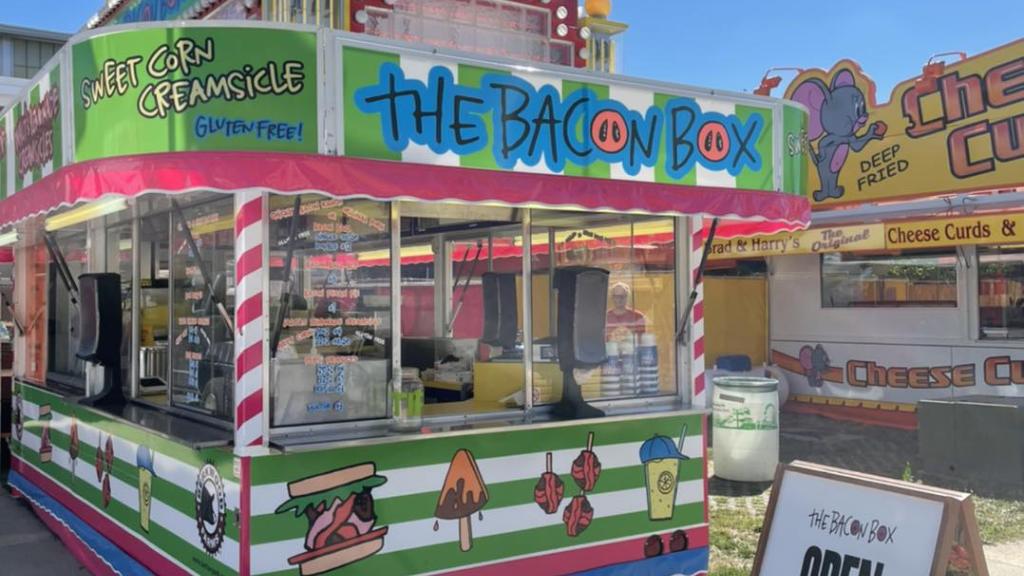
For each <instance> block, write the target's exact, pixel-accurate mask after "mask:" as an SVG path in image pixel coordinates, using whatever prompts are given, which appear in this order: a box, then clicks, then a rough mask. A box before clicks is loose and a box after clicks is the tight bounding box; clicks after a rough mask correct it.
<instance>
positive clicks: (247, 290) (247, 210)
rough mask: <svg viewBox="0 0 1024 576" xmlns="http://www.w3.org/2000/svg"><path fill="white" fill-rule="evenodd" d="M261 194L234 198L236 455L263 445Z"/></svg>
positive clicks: (256, 449)
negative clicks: (235, 258)
mask: <svg viewBox="0 0 1024 576" xmlns="http://www.w3.org/2000/svg"><path fill="white" fill-rule="evenodd" d="M264 200H265V198H264V195H263V192H260V191H251V190H247V191H243V192H237V193H235V256H236V257H237V260H236V262H235V454H236V455H238V456H249V455H253V454H254V453H255V452H257V451H262V450H263V448H264V447H265V446H266V445H267V433H266V430H265V429H264V426H265V424H264V420H265V417H264V410H265V409H266V407H265V406H264V405H263V396H264V394H263V392H264V391H263V385H264V374H265V370H266V367H265V365H264V347H265V346H266V340H265V339H264V333H263V331H264V322H265V319H264V312H265V311H264V309H263V296H264V295H263V276H264V270H263V244H264V238H263V235H264V232H263V212H264V210H263V205H264Z"/></svg>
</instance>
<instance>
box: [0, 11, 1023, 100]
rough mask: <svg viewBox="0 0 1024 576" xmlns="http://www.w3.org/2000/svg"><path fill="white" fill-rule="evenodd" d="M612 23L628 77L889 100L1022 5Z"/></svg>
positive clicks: (22, 21)
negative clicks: (823, 82) (781, 82)
mask: <svg viewBox="0 0 1024 576" xmlns="http://www.w3.org/2000/svg"><path fill="white" fill-rule="evenodd" d="M0 4H2V6H3V7H2V9H0V23H4V24H14V25H20V26H31V27H35V28H47V29H53V30H61V31H66V32H73V31H75V30H77V29H78V28H80V27H81V25H82V23H84V22H85V20H86V19H87V18H88V17H89V16H90V15H91V14H92V13H94V12H95V10H96V8H97V7H98V6H99V5H100V4H101V1H100V0H0ZM779 6H782V7H779ZM612 19H614V20H618V21H622V22H626V23H627V24H629V25H630V29H629V30H628V31H626V32H625V34H624V35H623V36H622V40H621V46H620V47H621V58H622V59H621V63H622V66H621V68H620V72H623V73H625V74H629V75H630V76H639V77H646V78H655V79H658V80H665V81H671V82H679V83H683V84H692V85H696V86H704V87H708V88H718V89H725V90H746V91H751V90H753V89H754V88H755V87H756V86H757V84H758V82H759V81H760V79H761V76H762V75H763V74H764V71H765V70H766V69H767V68H769V67H772V66H798V67H802V68H810V67H821V68H827V67H830V66H831V65H832V64H833V63H834V62H836V61H837V60H839V59H841V58H852V59H854V60H856V61H857V62H859V63H860V64H861V66H862V67H863V69H864V71H865V72H867V74H868V75H869V76H871V77H872V78H873V79H874V80H875V81H876V82H877V83H878V87H879V92H878V96H879V99H881V100H887V99H888V97H889V92H890V91H891V90H892V87H893V86H894V85H895V84H896V83H897V82H899V81H901V80H904V79H906V78H910V77H912V76H915V75H917V74H918V73H920V71H921V66H922V65H923V64H924V63H925V61H926V60H927V59H928V57H929V56H930V55H932V54H934V53H937V52H946V51H952V50H957V51H966V52H967V53H968V54H977V53H979V52H982V51H985V50H988V49H990V48H993V47H995V46H998V45H1001V44H1005V43H1007V42H1010V41H1012V40H1016V39H1018V38H1020V37H1021V36H1022V35H1024V25H1022V24H1021V23H1022V22H1024V0H859V1H858V0H852V1H851V0H842V1H835V0H832V1H830V0H783V1H775V2H771V1H767V0H700V1H694V0H615V1H614V2H613V9H612ZM787 80H788V78H787ZM780 93H781V90H776V93H775V95H780Z"/></svg>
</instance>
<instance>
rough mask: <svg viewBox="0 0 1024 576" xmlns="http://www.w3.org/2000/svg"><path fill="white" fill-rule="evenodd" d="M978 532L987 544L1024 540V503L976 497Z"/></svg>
mask: <svg viewBox="0 0 1024 576" xmlns="http://www.w3.org/2000/svg"><path fill="white" fill-rule="evenodd" d="M974 509H975V512H974V513H975V515H976V516H977V517H978V530H979V531H980V532H981V541H982V542H984V543H985V544H1001V543H1003V542H1014V541H1017V540H1020V539H1021V538H1024V501H1020V500H998V499H995V498H981V497H979V496H975V497H974Z"/></svg>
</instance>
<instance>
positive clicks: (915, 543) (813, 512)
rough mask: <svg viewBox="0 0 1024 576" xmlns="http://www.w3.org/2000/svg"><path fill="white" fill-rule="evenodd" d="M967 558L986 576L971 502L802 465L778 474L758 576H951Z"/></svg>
mask: <svg viewBox="0 0 1024 576" xmlns="http://www.w3.org/2000/svg"><path fill="white" fill-rule="evenodd" d="M957 524H960V526H959V527H960V528H961V530H959V531H958V530H956V528H957V527H958V526H957ZM957 533H962V534H963V535H964V536H963V538H964V540H965V544H966V545H967V547H968V548H971V549H972V550H971V551H970V552H968V550H967V548H964V547H963V546H960V544H959V543H958V542H955V541H954V535H955V534H957ZM960 554H963V555H965V556H966V557H967V558H969V560H970V562H971V563H973V564H974V566H975V567H980V568H981V571H979V572H975V573H979V574H984V573H986V572H985V571H984V557H983V555H982V553H981V549H980V540H979V539H977V526H976V525H975V523H974V515H973V507H972V506H971V503H970V495H968V494H962V493H959V492H952V491H948V490H941V489H937V488H931V487H929V486H923V485H919V484H911V483H908V482H899V481H896V480H890V479H888V478H882V477H878V476H871V475H867V474H860V473H856V472H851V471H848V470H840V469H837V468H829V467H826V466H817V465H813V464H806V463H801V462H794V463H793V464H790V465H783V466H780V467H779V471H778V473H777V474H776V477H775V485H774V489H773V492H772V497H771V501H770V503H769V506H768V513H767V516H766V518H765V526H764V529H763V530H762V533H761V541H760V543H759V545H758V552H757V556H756V558H755V560H754V571H753V574H755V575H758V576H774V575H777V574H793V575H799V576H830V575H836V574H860V575H867V576H896V575H899V576H928V575H932V576H944V575H945V574H946V567H947V565H948V564H949V563H950V562H951V561H953V562H954V563H956V561H957V560H958V555H960Z"/></svg>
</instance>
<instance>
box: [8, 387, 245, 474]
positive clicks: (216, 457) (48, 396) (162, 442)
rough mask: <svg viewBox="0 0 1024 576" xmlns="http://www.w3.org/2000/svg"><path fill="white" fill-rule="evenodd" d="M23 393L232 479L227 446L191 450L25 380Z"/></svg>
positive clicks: (232, 458)
mask: <svg viewBox="0 0 1024 576" xmlns="http://www.w3.org/2000/svg"><path fill="white" fill-rule="evenodd" d="M20 385H21V390H22V394H23V396H24V398H25V400H27V401H29V402H32V403H33V404H39V405H41V404H49V405H50V408H51V410H52V411H53V412H56V413H59V414H62V415H64V416H69V417H70V416H74V417H75V418H78V421H79V422H83V423H85V424H88V425H90V426H93V427H95V428H98V429H100V430H102V431H103V432H106V433H108V434H111V435H113V436H117V437H118V438H123V439H125V440H127V441H129V442H134V443H136V444H144V445H146V446H148V447H149V448H150V449H151V450H153V451H154V452H156V453H158V454H160V455H161V456H166V457H169V458H173V459H174V460H177V461H179V462H182V463H184V464H188V465H190V466H193V467H195V468H200V467H202V466H203V464H206V463H212V464H213V465H214V466H215V467H216V468H217V471H218V472H220V475H221V478H228V479H231V478H234V477H235V476H234V470H233V463H234V456H233V455H232V453H231V451H230V449H228V448H211V449H205V450H193V449H191V448H189V447H188V446H185V445H184V444H178V443H177V442H174V441H173V440H168V439H166V438H163V437H161V436H157V435H156V434H153V433H150V432H147V431H146V430H145V429H144V428H140V427H136V426H133V425H131V424H125V423H122V422H118V421H115V420H111V419H109V418H108V417H106V416H104V415H103V413H102V412H99V411H95V410H93V409H90V408H86V407H84V406H79V405H72V404H69V403H67V402H65V401H64V400H63V398H62V397H61V396H59V395H57V394H54V393H52V392H49V391H46V390H43V389H41V388H36V387H35V386H31V385H29V384H26V383H24V382H22V383H20Z"/></svg>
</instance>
